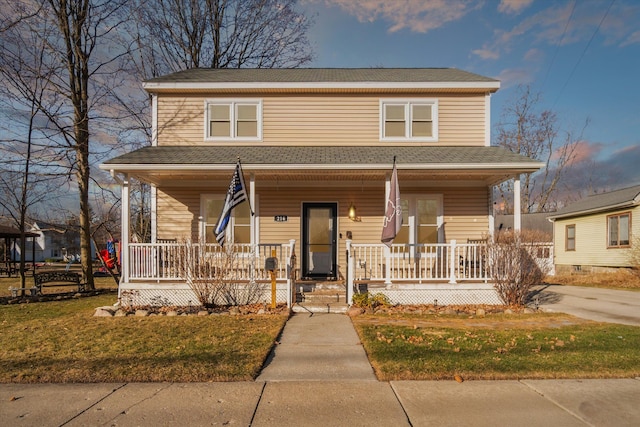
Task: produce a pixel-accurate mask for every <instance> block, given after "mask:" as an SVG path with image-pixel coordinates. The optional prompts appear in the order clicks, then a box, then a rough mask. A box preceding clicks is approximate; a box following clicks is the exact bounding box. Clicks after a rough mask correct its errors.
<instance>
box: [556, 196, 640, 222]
mask: <svg viewBox="0 0 640 427" xmlns="http://www.w3.org/2000/svg"><path fill="white" fill-rule="evenodd" d="M637 205H638V202H636V201H634V200H629V201H626V202H622V203H616V204H614V205H607V206H601V207H597V208H592V209H584V210H580V211H574V212H567V213H564V214H560V215H549V216H548V217H547V219H548V220H549V221H555V220H556V219H567V218H573V217H576V216H583V215H593V214H598V213H603V212H609V211H614V210H618V209H625V208H632V207H634V206H637Z"/></svg>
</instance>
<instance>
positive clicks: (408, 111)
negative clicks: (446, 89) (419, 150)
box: [379, 98, 438, 142]
mask: <svg viewBox="0 0 640 427" xmlns="http://www.w3.org/2000/svg"><path fill="white" fill-rule="evenodd" d="M386 105H403V106H404V113H405V114H404V117H405V136H404V137H388V138H387V137H385V136H384V125H385V106H386ZM412 105H430V106H431V123H432V130H433V135H432V136H429V137H412V136H411V123H412V122H413V116H412V113H413V109H412V108H411V106H412ZM379 115H380V126H379V127H380V129H379V131H380V141H400V142H402V141H415V142H438V99H437V98H386V99H381V100H380V113H379Z"/></svg>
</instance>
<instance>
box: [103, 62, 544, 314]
mask: <svg viewBox="0 0 640 427" xmlns="http://www.w3.org/2000/svg"><path fill="white" fill-rule="evenodd" d="M499 87H500V83H499V81H497V80H494V79H491V78H487V77H483V76H479V75H476V74H472V73H469V72H465V71H461V70H457V69H450V68H442V69H441V68H429V69H391V68H385V69H375V68H367V69H191V70H187V71H182V72H178V73H174V74H170V75H167V76H164V77H159V78H155V79H152V80H148V81H146V82H145V83H144V88H145V89H146V90H147V91H148V92H149V93H150V94H151V97H152V103H153V143H152V146H150V147H145V148H142V149H139V150H136V151H133V152H131V153H128V154H125V155H122V156H120V157H117V158H114V159H111V160H109V161H107V162H105V163H104V164H102V165H101V166H100V167H101V168H102V169H105V170H109V171H111V173H112V175H113V176H114V177H116V179H118V180H119V181H120V183H121V184H122V189H123V190H122V196H123V227H122V230H125V231H123V235H122V239H121V241H122V250H123V264H124V265H123V276H122V281H121V285H120V288H121V292H122V291H123V290H127V291H135V292H136V295H137V298H138V300H137V301H148V300H149V299H151V298H154V297H155V298H157V297H159V296H161V297H162V298H163V299H164V300H165V301H171V302H172V303H177V304H180V303H186V302H187V301H194V298H193V294H191V293H190V291H189V287H188V286H186V285H185V283H184V280H181V277H179V275H178V274H176V273H175V272H171V271H170V269H169V268H167V266H166V264H167V263H166V261H165V260H166V259H167V258H168V257H170V254H169V253H167V251H169V250H170V249H171V247H173V246H174V245H179V244H180V242H182V241H185V240H186V239H189V240H191V241H199V242H207V243H208V244H209V245H210V247H211V248H212V250H215V249H213V248H215V247H216V245H217V243H216V240H215V236H214V234H213V228H214V227H215V224H216V222H217V220H218V217H219V215H220V212H221V209H222V205H223V200H224V198H225V194H226V192H227V189H228V188H229V182H230V179H231V177H232V175H233V172H234V169H235V167H236V163H237V159H240V161H241V163H242V167H243V170H244V174H245V182H246V186H247V187H248V193H249V201H250V203H243V204H241V205H239V206H238V207H237V208H235V209H234V211H233V215H232V218H231V222H230V224H229V228H228V230H227V233H226V239H227V240H226V242H227V246H229V245H231V246H229V247H233V248H235V250H238V251H240V252H243V253H246V252H247V251H248V252H251V253H252V254H257V255H256V256H257V259H256V258H253V261H252V265H251V266H250V267H248V268H247V273H246V274H247V276H246V278H248V279H256V278H257V279H261V280H265V276H264V274H263V273H264V272H260V271H257V270H260V269H262V268H263V267H264V265H263V261H264V258H265V257H268V256H270V255H271V253H270V252H271V250H273V249H277V251H276V255H277V258H278V259H279V264H278V272H277V273H278V274H277V279H278V294H277V295H278V296H277V298H278V300H279V301H284V300H286V301H288V302H289V303H292V301H293V302H295V300H294V299H293V298H294V296H295V292H293V293H292V287H293V288H295V289H294V291H298V294H299V293H300V291H301V290H306V291H307V292H308V291H310V290H313V289H315V288H316V286H315V285H316V284H319V283H325V284H326V282H327V281H332V282H335V284H336V285H337V286H338V287H340V286H341V289H340V288H339V289H338V290H341V291H342V292H343V293H346V298H347V300H348V301H349V300H350V295H351V293H352V292H353V291H354V290H355V289H358V286H361V287H362V286H363V285H365V286H367V287H368V289H369V290H371V291H376V292H382V291H384V292H386V293H387V295H388V296H389V298H391V299H392V301H394V302H400V303H410V302H415V303H418V302H423V303H424V302H426V303H433V302H434V300H435V299H437V300H438V301H439V302H440V303H441V304H447V303H473V302H489V303H491V302H495V303H498V302H499V301H498V300H497V297H496V295H495V292H494V291H493V289H492V286H491V283H490V280H488V279H489V278H488V277H487V275H486V271H485V270H484V268H482V263H483V260H482V257H481V255H480V253H479V251H478V247H477V242H478V241H480V240H481V239H483V238H486V235H487V234H489V233H491V232H492V229H493V224H494V220H493V200H492V186H494V185H496V184H499V183H501V182H503V181H504V180H507V179H511V178H514V177H515V178H516V179H519V175H520V174H522V173H527V172H534V171H536V170H538V169H540V168H541V167H542V166H543V164H542V163H540V162H538V161H535V160H532V159H529V158H527V157H523V156H521V155H518V154H514V153H511V152H509V151H507V150H504V149H502V148H498V147H492V146H490V110H491V108H490V106H491V102H490V101H491V95H492V94H493V93H495V92H496V91H497V90H498V89H499ZM394 158H395V159H396V165H397V170H398V180H399V187H400V195H401V203H402V214H403V225H402V229H401V231H400V233H399V234H398V235H397V236H396V238H395V240H394V242H393V245H392V246H391V248H387V247H386V246H385V245H383V244H382V243H381V240H380V238H381V232H382V225H383V217H384V215H385V205H386V199H387V197H388V194H389V188H390V185H391V184H390V178H391V172H392V166H393V160H394ZM132 177H134V178H136V179H139V180H141V181H144V182H147V183H149V184H151V185H152V189H153V190H152V191H153V193H152V206H153V207H152V218H151V220H152V235H153V237H152V242H151V243H144V244H143V243H135V244H134V243H131V242H130V241H129V235H128V232H127V231H126V230H128V229H129V224H128V218H129V188H128V181H129V179H130V178H132ZM518 200H519V197H518V195H517V194H516V196H515V200H514V203H515V204H516V206H517V205H518ZM252 211H253V212H252ZM252 213H253V215H252ZM515 228H516V229H517V228H519V217H518V216H516V219H515ZM227 246H225V247H227ZM241 248H248V249H241ZM292 253H295V254H296V256H297V257H296V263H295V265H294V266H293V265H292V266H290V265H289V263H290V258H291V254H292ZM163 254H164V255H163ZM472 258H474V259H472ZM469 261H471V262H469ZM469 265H472V266H474V268H473V269H469V268H467V267H468V266H469ZM288 267H289V268H293V269H294V272H295V273H296V278H297V280H298V282H297V285H294V284H293V283H292V280H291V277H292V276H291V274H289V272H288ZM249 270H251V271H249ZM267 277H268V276H267ZM296 286H297V287H296ZM339 298H342V300H343V301H344V296H342V297H340V296H339Z"/></svg>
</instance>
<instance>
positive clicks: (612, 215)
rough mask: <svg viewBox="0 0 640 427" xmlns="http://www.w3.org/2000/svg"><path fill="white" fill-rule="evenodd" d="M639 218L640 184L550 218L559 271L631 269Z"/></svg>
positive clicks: (597, 196)
mask: <svg viewBox="0 0 640 427" xmlns="http://www.w3.org/2000/svg"><path fill="white" fill-rule="evenodd" d="M634 216H635V217H636V220H635V221H634V220H633V217H634ZM638 219H640V185H636V186H634V187H629V188H623V189H621V190H617V191H611V192H608V193H602V194H595V195H592V196H589V197H586V198H585V199H582V200H580V201H578V202H576V203H573V204H571V205H568V206H566V207H565V208H563V209H561V210H559V211H557V212H555V213H554V214H552V215H550V216H549V220H550V221H553V234H554V236H553V240H554V246H555V265H556V272H557V273H562V272H573V271H594V270H603V269H604V270H606V269H610V268H620V267H630V266H631V265H630V262H629V255H630V252H631V251H633V250H638V248H636V247H635V246H634V236H640V221H639V220H638Z"/></svg>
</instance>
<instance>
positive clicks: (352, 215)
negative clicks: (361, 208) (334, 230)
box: [349, 202, 360, 222]
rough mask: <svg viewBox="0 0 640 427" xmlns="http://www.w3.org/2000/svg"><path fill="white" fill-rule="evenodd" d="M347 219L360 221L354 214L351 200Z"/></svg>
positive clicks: (354, 210)
mask: <svg viewBox="0 0 640 427" xmlns="http://www.w3.org/2000/svg"><path fill="white" fill-rule="evenodd" d="M349 219H350V220H351V221H356V222H357V221H360V217H359V216H356V207H355V206H354V205H353V202H351V206H349Z"/></svg>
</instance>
